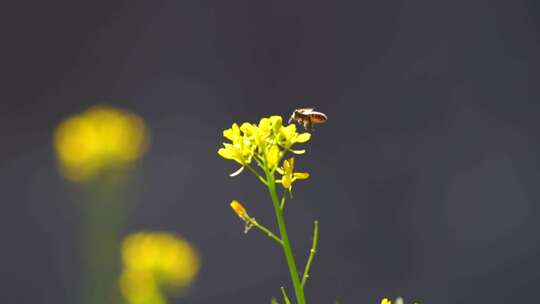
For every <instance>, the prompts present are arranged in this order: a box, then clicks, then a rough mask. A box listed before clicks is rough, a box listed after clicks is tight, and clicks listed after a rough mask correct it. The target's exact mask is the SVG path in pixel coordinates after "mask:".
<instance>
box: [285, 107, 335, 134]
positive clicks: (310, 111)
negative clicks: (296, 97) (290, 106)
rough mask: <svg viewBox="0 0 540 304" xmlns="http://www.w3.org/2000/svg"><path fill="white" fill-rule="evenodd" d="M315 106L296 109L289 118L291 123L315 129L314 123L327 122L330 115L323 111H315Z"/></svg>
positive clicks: (307, 128) (306, 128)
mask: <svg viewBox="0 0 540 304" xmlns="http://www.w3.org/2000/svg"><path fill="white" fill-rule="evenodd" d="M314 110H315V108H301V109H296V110H294V112H293V113H292V115H291V117H290V118H289V122H288V123H289V124H290V123H291V122H293V121H294V122H295V123H297V124H300V125H302V126H304V129H305V130H311V131H313V130H314V129H313V125H314V124H320V123H323V122H325V121H326V120H327V119H328V117H327V116H326V114H324V113H322V112H317V111H314Z"/></svg>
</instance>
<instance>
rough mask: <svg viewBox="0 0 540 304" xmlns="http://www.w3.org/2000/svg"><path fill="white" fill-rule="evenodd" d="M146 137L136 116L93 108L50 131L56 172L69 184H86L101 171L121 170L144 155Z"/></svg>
mask: <svg viewBox="0 0 540 304" xmlns="http://www.w3.org/2000/svg"><path fill="white" fill-rule="evenodd" d="M148 137H149V132H148V130H147V128H146V127H145V125H144V122H143V120H142V119H141V118H140V117H139V116H137V115H135V114H132V113H130V112H127V111H124V110H119V109H116V108H113V107H110V106H94V107H92V108H90V109H88V110H86V111H85V112H83V113H81V114H78V115H74V116H71V117H69V118H67V119H66V120H64V121H63V122H62V123H60V125H59V126H58V127H57V128H56V130H55V131H54V148H55V152H56V156H57V159H58V165H59V166H58V167H59V171H60V173H61V174H62V175H63V176H64V177H66V178H67V179H69V180H72V181H87V180H89V179H91V178H93V177H95V176H96V175H97V174H98V173H99V172H100V171H101V170H102V169H105V168H112V167H124V166H126V165H127V164H129V163H131V162H133V161H135V160H137V159H138V158H140V157H141V156H142V155H143V154H144V152H145V151H146V148H147V146H148Z"/></svg>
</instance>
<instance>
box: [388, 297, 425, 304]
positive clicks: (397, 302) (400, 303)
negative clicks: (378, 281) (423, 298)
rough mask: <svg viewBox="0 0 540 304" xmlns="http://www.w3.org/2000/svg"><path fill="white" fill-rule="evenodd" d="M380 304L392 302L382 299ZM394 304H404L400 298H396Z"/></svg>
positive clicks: (390, 303)
mask: <svg viewBox="0 0 540 304" xmlns="http://www.w3.org/2000/svg"><path fill="white" fill-rule="evenodd" d="M381 304H392V301H390V300H388V298H383V299H382V300H381ZM394 304H404V302H403V298H402V297H398V298H396V300H395V301H394ZM415 304H418V303H416V302H415Z"/></svg>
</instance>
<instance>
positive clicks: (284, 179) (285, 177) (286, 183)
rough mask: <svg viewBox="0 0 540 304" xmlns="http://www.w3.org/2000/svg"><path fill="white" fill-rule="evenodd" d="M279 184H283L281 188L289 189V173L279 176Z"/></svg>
mask: <svg viewBox="0 0 540 304" xmlns="http://www.w3.org/2000/svg"><path fill="white" fill-rule="evenodd" d="M281 184H282V185H283V188H285V189H290V188H291V185H292V179H291V176H290V175H283V177H282V178H281Z"/></svg>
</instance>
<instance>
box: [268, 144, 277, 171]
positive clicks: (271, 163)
mask: <svg viewBox="0 0 540 304" xmlns="http://www.w3.org/2000/svg"><path fill="white" fill-rule="evenodd" d="M278 162H279V148H278V147H277V146H276V145H272V147H270V149H269V150H268V153H267V154H266V164H267V165H268V168H271V169H273V168H275V167H277V165H278Z"/></svg>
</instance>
